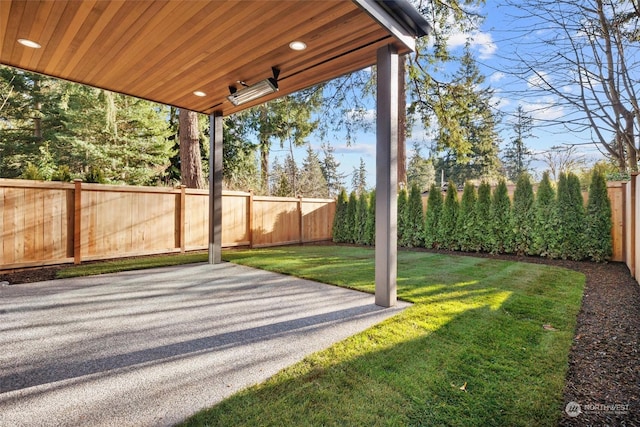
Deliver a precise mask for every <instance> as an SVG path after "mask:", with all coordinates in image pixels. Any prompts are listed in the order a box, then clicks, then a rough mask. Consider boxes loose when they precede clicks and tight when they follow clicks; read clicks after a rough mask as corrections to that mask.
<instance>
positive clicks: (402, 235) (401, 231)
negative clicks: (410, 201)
mask: <svg viewBox="0 0 640 427" xmlns="http://www.w3.org/2000/svg"><path fill="white" fill-rule="evenodd" d="M397 226H398V245H399V246H407V232H406V231H407V190H405V189H404V188H402V189H401V190H400V191H398V214H397Z"/></svg>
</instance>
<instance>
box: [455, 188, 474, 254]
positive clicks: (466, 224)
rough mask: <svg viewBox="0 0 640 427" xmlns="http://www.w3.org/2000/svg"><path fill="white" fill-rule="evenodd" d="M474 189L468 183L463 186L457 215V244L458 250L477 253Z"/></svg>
mask: <svg viewBox="0 0 640 427" xmlns="http://www.w3.org/2000/svg"><path fill="white" fill-rule="evenodd" d="M476 203H477V195H476V187H475V186H474V185H473V183H471V182H470V181H467V182H466V183H465V185H464V190H463V192H462V200H461V202H460V212H459V215H458V225H457V229H458V242H459V244H460V250H463V251H477V250H478V249H477V248H478V244H477V242H476Z"/></svg>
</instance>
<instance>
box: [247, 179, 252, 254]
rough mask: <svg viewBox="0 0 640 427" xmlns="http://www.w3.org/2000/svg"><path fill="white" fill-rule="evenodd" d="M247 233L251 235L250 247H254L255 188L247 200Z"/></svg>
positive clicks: (250, 191)
mask: <svg viewBox="0 0 640 427" xmlns="http://www.w3.org/2000/svg"><path fill="white" fill-rule="evenodd" d="M247 224H248V230H247V234H248V237H249V249H253V190H249V198H248V202H247Z"/></svg>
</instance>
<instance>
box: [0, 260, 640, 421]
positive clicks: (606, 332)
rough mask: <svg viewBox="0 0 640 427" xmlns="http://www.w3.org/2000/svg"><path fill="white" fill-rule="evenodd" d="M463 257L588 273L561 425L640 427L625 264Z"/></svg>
mask: <svg viewBox="0 0 640 427" xmlns="http://www.w3.org/2000/svg"><path fill="white" fill-rule="evenodd" d="M430 252H434V251H430ZM435 252H442V253H448V254H451V252H446V251H435ZM456 254H460V253H456ZM460 255H471V256H482V257H490V258H498V259H505V260H515V261H522V262H530V263H539V264H548V265H556V266H560V267H565V268H570V269H573V270H576V271H579V272H581V273H583V274H585V276H586V286H585V292H584V298H583V301H582V308H581V310H580V313H579V314H578V325H577V328H576V335H575V337H574V341H573V346H572V348H571V353H570V355H569V371H568V374H567V381H566V386H565V390H564V405H565V406H564V407H563V408H562V419H561V422H560V425H562V426H587V425H589V426H637V427H640V361H639V356H640V286H639V285H638V283H637V282H636V281H635V280H634V279H633V278H632V277H631V275H630V274H629V270H628V269H627V267H626V266H625V265H624V264H622V263H608V264H596V263H591V262H574V261H563V260H549V259H546V258H539V257H518V256H511V255H500V256H495V255H488V254H476V253H473V254H460ZM56 270H57V268H47V269H42V270H30V271H24V272H20V273H14V274H12V275H0V281H2V280H9V281H11V282H12V283H20V282H29V281H37V280H43V279H51V278H53V277H55V271H56ZM576 404H577V405H576ZM578 405H579V406H578ZM578 408H579V410H578ZM566 409H568V411H567V410H566ZM569 413H570V414H569Z"/></svg>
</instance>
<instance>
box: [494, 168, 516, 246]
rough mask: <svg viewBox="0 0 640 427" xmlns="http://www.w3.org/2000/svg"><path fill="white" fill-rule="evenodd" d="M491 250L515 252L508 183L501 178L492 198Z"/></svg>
mask: <svg viewBox="0 0 640 427" xmlns="http://www.w3.org/2000/svg"><path fill="white" fill-rule="evenodd" d="M491 231H492V233H491V234H492V242H491V252H493V253H498V254H502V253H510V252H513V231H512V230H511V201H510V200H509V191H508V190H507V183H506V182H505V181H504V180H501V181H500V183H499V184H498V186H497V187H496V189H495V190H494V191H493V197H492V198H491Z"/></svg>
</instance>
